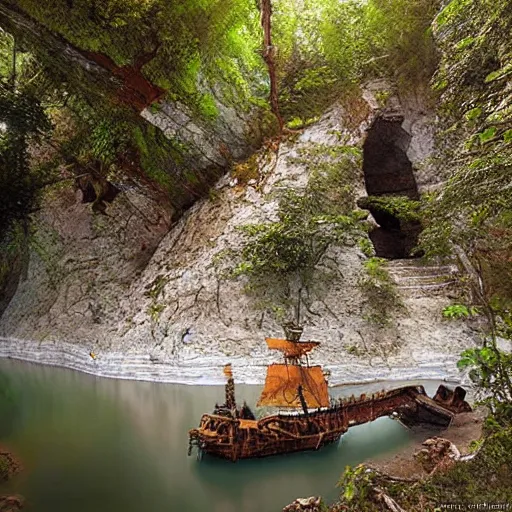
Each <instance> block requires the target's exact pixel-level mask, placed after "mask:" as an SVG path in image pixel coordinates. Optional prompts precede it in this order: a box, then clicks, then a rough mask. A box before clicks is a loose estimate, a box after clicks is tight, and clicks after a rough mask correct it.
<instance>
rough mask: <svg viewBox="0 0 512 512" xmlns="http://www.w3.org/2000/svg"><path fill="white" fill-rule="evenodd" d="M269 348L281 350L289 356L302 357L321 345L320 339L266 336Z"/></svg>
mask: <svg viewBox="0 0 512 512" xmlns="http://www.w3.org/2000/svg"><path fill="white" fill-rule="evenodd" d="M265 341H266V342H267V346H268V348H270V349H272V350H280V351H281V352H283V353H284V356H285V357H287V358H297V357H302V356H304V355H305V354H307V353H308V352H311V351H312V350H313V349H314V348H315V347H317V346H318V345H320V342H318V341H300V342H297V341H289V340H283V339H280V338H265Z"/></svg>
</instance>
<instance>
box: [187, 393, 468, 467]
mask: <svg viewBox="0 0 512 512" xmlns="http://www.w3.org/2000/svg"><path fill="white" fill-rule="evenodd" d="M464 396H465V391H464V390H463V389H462V388H456V390H455V391H451V390H449V389H448V388H446V387H445V386H440V387H439V389H438V391H437V393H436V395H435V396H434V398H430V397H428V396H427V394H426V392H425V389H424V388H423V386H405V387H402V388H398V389H394V390H391V391H382V392H380V393H377V394H374V395H371V396H366V395H361V396H360V397H359V398H357V399H356V398H354V397H351V398H349V399H345V400H340V401H338V402H335V403H334V404H333V405H331V406H330V407H328V408H323V409H322V408H320V409H318V410H315V411H312V412H309V411H304V412H300V413H297V414H293V415H290V414H274V415H271V416H266V417H264V418H261V419H259V420H256V419H254V418H252V419H247V418H243V417H239V415H238V414H237V413H232V412H231V413H230V412H226V410H225V409H224V410H223V411H220V412H222V413H221V414H218V413H217V414H216V413H215V412H214V414H204V415H203V417H202V418H201V421H200V425H199V427H198V428H196V429H192V430H190V432H189V447H190V451H191V450H192V448H193V447H194V446H195V447H197V448H198V449H199V453H202V452H205V453H208V454H210V455H213V456H215V457H220V458H223V459H227V460H231V461H233V462H235V461H237V460H239V459H247V458H257V457H268V456H271V455H279V454H285V453H292V452H297V451H307V450H318V449H320V448H322V447H323V446H325V445H328V444H331V443H334V442H336V441H338V440H339V439H340V437H341V436H342V435H343V434H344V433H345V432H346V431H347V430H348V429H349V428H350V427H352V426H355V425H360V424H363V423H367V422H370V421H374V420H375V419H377V418H379V417H382V416H388V415H391V414H393V413H395V415H396V416H397V417H398V418H399V419H402V420H403V422H404V423H405V424H406V425H411V424H415V423H426V424H431V425H437V426H441V427H446V426H448V425H449V424H450V423H451V421H452V419H453V417H454V415H455V414H457V413H460V412H465V411H470V410H471V407H470V406H469V404H467V402H465V401H464Z"/></svg>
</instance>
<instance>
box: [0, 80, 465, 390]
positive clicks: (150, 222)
mask: <svg viewBox="0 0 512 512" xmlns="http://www.w3.org/2000/svg"><path fill="white" fill-rule="evenodd" d="M387 87H388V86H387V85H386V84H383V83H376V84H371V85H370V86H368V87H367V88H365V90H364V91H362V92H361V97H360V98H358V99H357V105H358V108H357V112H358V114H357V116H356V115H355V114H354V110H353V109H352V110H349V109H348V108H347V106H346V105H341V104H336V105H334V106H333V107H332V108H331V109H330V110H329V111H328V112H327V113H326V114H325V115H324V116H323V117H322V118H321V120H320V121H319V122H318V123H316V124H315V125H313V126H311V127H309V128H307V129H306V130H305V131H304V132H303V133H302V134H301V135H300V136H298V138H296V140H293V141H292V140H290V141H288V142H283V143H282V144H281V145H280V147H279V149H278V150H277V151H270V152H268V153H266V154H265V156H262V157H261V158H260V162H259V173H258V178H257V179H252V180H249V181H248V183H244V184H242V183H237V182H236V180H234V179H233V177H232V176H229V175H228V176H225V177H224V178H222V179H221V180H220V181H219V182H218V183H217V185H216V186H215V188H214V189H213V191H212V193H211V194H210V196H211V197H210V198H208V199H203V200H200V201H198V202H197V203H196V204H195V205H194V206H193V207H192V208H191V209H190V210H189V211H188V212H187V213H186V214H185V215H184V216H183V217H182V218H181V219H180V220H179V221H178V222H177V223H176V224H174V225H173V226H171V227H170V229H169V227H168V216H167V215H166V212H165V210H164V209H162V208H161V207H159V205H157V204H155V203H154V201H153V200H152V199H151V198H148V197H145V196H144V195H142V194H141V193H140V191H139V192H135V191H132V192H130V191H128V192H122V193H121V194H119V196H118V197H117V198H116V199H115V201H114V202H113V205H112V207H110V208H109V209H108V211H107V215H106V216H104V215H98V216H94V215H91V213H90V211H89V210H88V207H87V205H83V204H79V203H78V202H77V199H76V198H75V197H74V196H73V195H71V194H70V193H68V192H62V193H60V194H59V195H58V196H57V197H54V198H53V199H50V200H48V201H47V207H46V208H45V210H44V211H43V212H42V213H41V214H40V215H39V217H38V219H37V223H36V228H35V234H34V237H33V238H34V242H33V243H32V249H31V257H30V264H29V269H28V276H27V278H26V279H25V280H23V281H22V282H21V283H20V286H19V288H18V291H17V293H16V295H15V297H14V299H13V300H12V301H11V303H10V305H9V307H8V308H7V310H6V311H5V313H4V315H3V316H2V318H1V320H0V336H3V337H5V338H17V339H24V340H35V341H40V342H41V345H40V347H41V350H43V349H44V347H45V346H47V347H53V344H52V343H53V342H62V341H65V342H68V343H72V344H80V346H85V347H87V350H92V351H94V352H95V353H96V354H97V356H98V360H101V358H102V356H103V355H104V357H105V360H107V359H108V353H112V352H120V353H121V352H122V353H123V354H125V357H126V358H127V360H129V358H130V357H133V358H135V357H136V356H137V355H142V354H146V355H147V356H148V359H147V363H148V364H149V365H150V366H151V365H153V369H152V370H151V371H150V376H151V377H153V378H157V377H158V372H159V365H163V364H167V365H171V366H173V367H176V368H178V367H179V371H180V372H181V374H182V375H187V372H189V374H190V375H192V374H194V375H195V376H197V377H200V376H203V377H205V376H208V375H214V373H213V372H212V371H210V370H208V369H207V367H215V366H216V365H218V364H221V363H224V362H228V361H232V362H233V363H234V366H235V375H237V377H238V376H242V370H241V368H243V366H244V365H251V368H252V370H251V371H250V372H249V373H250V375H248V374H247V372H246V371H245V372H243V374H244V378H245V379H246V380H252V381H255V380H256V381H258V380H261V379H262V378H263V375H264V368H263V365H264V364H265V363H266V362H269V361H271V360H273V358H274V359H275V356H274V355H273V354H270V353H269V352H268V351H267V350H266V349H265V348H264V338H265V336H269V335H274V336H279V335H281V327H280V325H279V321H278V320H277V319H276V317H275V315H273V313H272V310H271V308H267V309H262V308H260V307H259V305H258V304H257V300H256V299H255V298H254V297H250V296H248V295H247V294H246V293H245V292H244V284H245V283H244V281H243V279H238V280H226V279H222V278H220V277H219V272H218V259H219V255H220V254H222V253H223V251H224V250H225V249H235V250H236V249H237V247H239V246H240V243H241V239H240V237H241V235H240V233H239V231H238V230H237V227H239V226H241V225H244V224H247V223H251V222H261V221H263V220H265V219H272V218H273V216H274V214H275V211H276V207H277V202H276V195H275V192H277V191H278V190H279V189H280V188H282V187H288V186H290V187H298V188H300V187H303V186H304V185H305V183H306V182H307V179H308V174H309V172H310V169H309V166H308V165H307V162H304V161H300V159H297V158H296V157H297V156H298V155H299V153H300V152H301V151H303V150H306V151H307V150H308V148H314V147H316V148H318V147H320V146H319V145H323V146H325V147H327V148H328V147H335V146H339V145H341V144H343V145H354V146H358V147H363V148H364V141H365V139H366V137H367V136H368V133H372V130H373V129H374V128H375V127H376V126H377V125H378V124H379V123H381V124H382V123H388V124H389V123H395V124H397V127H396V129H398V128H399V130H398V133H399V134H400V137H398V138H395V139H393V138H392V140H388V139H387V138H386V137H387V135H386V134H385V133H384V134H383V133H381V132H377V134H376V135H375V132H374V136H375V137H376V138H377V139H378V138H379V137H381V138H383V140H384V141H385V142H386V141H387V143H386V144H387V145H386V144H385V146H386V149H382V148H381V149H380V151H381V152H383V154H382V155H381V162H384V163H383V164H382V165H383V166H384V167H386V166H391V164H392V158H395V157H396V155H399V157H400V158H402V160H403V162H405V163H406V164H407V165H406V167H408V168H410V173H411V175H410V176H408V178H407V180H408V181H407V180H406V181H407V183H409V185H407V186H411V185H410V184H411V183H412V184H413V185H414V186H415V187H416V192H415V193H416V194H417V193H418V191H419V192H421V191H423V190H425V189H426V188H428V187H430V186H432V185H435V176H434V175H433V174H432V173H431V172H430V173H429V169H428V166H427V164H426V159H427V158H428V157H429V155H430V154H431V152H432V148H433V139H432V133H433V129H432V116H431V115H429V114H428V113H425V109H424V108H423V107H422V106H421V102H420V101H419V100H416V101H412V100H410V99H409V100H403V101H402V104H400V102H399V100H398V99H397V98H396V97H395V96H393V95H391V96H389V97H388V99H387V101H386V105H385V106H384V107H383V106H381V105H379V101H377V98H378V97H379V92H382V90H384V89H386V88H387ZM386 126H388V125H386ZM393 130H395V128H393ZM386 133H388V132H386ZM390 145H391V146H392V147H391V149H390V148H389V146H390ZM372 151H373V150H372ZM306 154H307V153H306ZM366 156H367V155H366ZM366 156H365V158H366ZM373 156H375V155H373ZM390 159H391V160H390ZM406 161H407V162H408V163H407V162H406ZM373 171H374V174H373V175H372V176H373V177H374V178H375V179H376V180H377V181H378V169H373ZM389 172H390V173H391V174H389V175H388V176H387V178H386V179H387V180H388V185H389V186H391V185H393V183H394V182H396V180H397V179H398V178H397V176H395V177H394V176H393V172H394V171H393V169H391V167H390V171H389ZM365 181H366V187H368V175H367V174H364V173H363V172H362V171H361V172H360V173H359V174H358V175H357V176H354V183H355V186H356V189H357V190H358V193H359V195H360V196H364V195H366V194H367V192H366V188H365ZM377 181H375V183H376V182H377ZM365 259H366V256H364V254H363V253H362V252H361V251H360V249H359V248H358V247H357V246H354V247H347V248H343V249H342V248H339V249H336V250H332V251H331V253H330V254H329V261H330V264H332V270H333V272H332V276H333V277H332V278H331V279H330V280H329V281H328V282H325V281H324V282H318V283H316V284H315V287H314V289H312V290H310V293H309V294H308V295H307V296H306V297H305V299H304V301H305V304H306V306H307V307H304V308H303V323H304V325H305V333H304V338H313V339H317V340H320V341H322V342H323V344H322V346H321V347H320V349H319V350H318V352H317V354H316V356H315V357H316V361H319V362H321V363H322V364H325V365H326V366H327V368H329V369H330V370H331V371H332V375H333V379H334V381H338V382H348V381H354V380H361V379H371V378H377V377H383V378H386V377H393V378H400V377H402V378H407V377H434V376H435V377H446V376H452V375H454V374H455V361H456V360H457V359H458V354H459V353H460V352H461V350H462V349H464V348H466V347H468V346H470V345H471V344H472V343H473V334H472V332H471V331H469V330H468V329H467V328H466V327H464V326H463V325H461V324H458V323H449V322H446V321H443V320H442V317H441V309H442V307H444V306H445V305H447V304H449V302H450V299H449V297H448V295H449V294H450V293H451V292H450V290H451V287H450V286H449V285H450V283H451V282H452V280H453V275H454V274H455V273H456V272H457V269H456V267H454V266H450V265H445V266H443V267H433V266H432V265H431V266H422V265H420V264H418V263H415V262H414V261H412V260H407V261H405V262H403V261H401V262H392V263H391V264H390V273H391V274H392V276H394V278H395V280H396V282H397V286H398V290H399V291H400V294H401V296H402V300H403V302H404V304H405V308H403V309H402V310H400V311H397V313H396V314H395V317H394V319H393V321H392V322H391V324H390V325H389V326H387V327H385V328H382V327H378V326H376V325H373V324H372V323H371V322H368V321H367V320H365V319H364V318H363V317H364V310H365V304H366V301H367V298H366V297H365V296H364V294H363V293H362V292H361V289H360V287H359V286H358V281H359V279H360V276H361V272H362V262H363V261H364V260H365ZM100 363H101V361H100ZM253 365H256V366H253ZM258 365H259V366H258ZM237 368H238V369H237ZM239 372H240V373H239ZM218 373H220V372H218ZM148 375H149V374H148ZM148 378H149V377H148Z"/></svg>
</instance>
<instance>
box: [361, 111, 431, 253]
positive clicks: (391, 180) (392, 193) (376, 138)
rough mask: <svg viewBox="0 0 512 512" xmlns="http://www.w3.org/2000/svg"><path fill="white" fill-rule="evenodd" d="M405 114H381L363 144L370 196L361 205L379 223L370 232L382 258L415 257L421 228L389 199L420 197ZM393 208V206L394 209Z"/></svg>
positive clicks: (365, 179)
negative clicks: (389, 116)
mask: <svg viewBox="0 0 512 512" xmlns="http://www.w3.org/2000/svg"><path fill="white" fill-rule="evenodd" d="M402 121H403V118H398V117H396V118H393V119H385V118H382V117H379V118H377V119H376V120H375V122H374V123H373V125H372V126H371V128H370V129H369V130H368V136H367V137H366V140H365V142H364V145H363V173H364V181H365V185H366V191H367V194H368V197H367V198H363V200H362V201H360V203H359V205H360V206H361V207H362V208H365V209H368V210H369V211H370V213H371V214H372V216H373V218H374V219H375V222H376V223H377V224H378V227H376V228H375V229H373V230H372V231H371V232H370V233H369V235H370V239H371V241H372V243H373V245H374V247H375V253H376V255H377V256H378V257H380V258H387V259H401V258H411V257H414V256H412V255H411V252H412V250H413V249H414V247H415V246H416V245H417V242H418V236H419V234H420V232H421V223H420V222H419V220H411V219H407V220H404V219H403V218H400V217H399V216H398V215H395V214H394V213H393V212H392V211H390V208H385V207H382V205H383V204H384V203H385V202H386V199H388V200H389V201H392V200H393V198H395V200H396V197H397V196H399V197H404V198H408V199H411V200H418V199H419V193H418V186H417V184H416V180H415V178H414V174H413V171H412V163H411V161H410V160H409V158H408V157H407V149H408V147H409V143H410V141H411V136H410V135H409V134H408V133H407V132H406V131H405V130H404V129H403V128H402ZM391 210H392V209H391Z"/></svg>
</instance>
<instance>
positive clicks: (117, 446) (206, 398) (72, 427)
mask: <svg viewBox="0 0 512 512" xmlns="http://www.w3.org/2000/svg"><path fill="white" fill-rule="evenodd" d="M423 384H425V387H426V389H427V392H429V393H432V391H433V390H434V389H435V388H436V387H437V383H436V382H429V383H423ZM397 385H398V384H395V386H397ZM0 386H1V389H0V443H1V444H2V445H4V446H7V447H8V448H10V449H12V450H13V451H14V452H15V453H16V454H17V456H18V457H19V458H20V459H21V460H22V462H23V465H24V467H25V470H24V471H23V472H22V473H20V474H19V475H17V476H16V477H15V478H13V479H12V480H11V481H10V482H9V483H7V484H3V485H2V486H0V494H5V493H20V494H23V495H24V496H25V498H26V499H27V504H28V506H27V511H28V512H30V511H32V512H164V511H166V512H199V511H201V512H202V511H205V512H206V511H207V512H278V511H280V510H281V509H282V507H283V506H285V505H286V504H288V503H290V502H291V501H293V499H295V498H297V497H307V496H312V495H322V496H324V498H326V499H327V500H328V501H333V500H334V499H335V498H336V496H337V494H338V492H339V491H338V490H337V489H336V487H335V484H336V482H337V480H338V478H339V476H340V475H341V473H342V472H343V470H344V468H345V466H346V465H355V464H358V463H360V462H362V461H364V460H367V459H368V458H371V457H375V456H378V455H382V454H386V453H390V454H392V453H393V452H396V451H397V450H398V449H400V448H401V447H404V446H405V445H406V444H407V443H408V442H410V440H411V439H412V435H413V434H412V433H411V432H410V431H408V430H406V429H405V428H404V427H403V426H402V425H400V424H399V423H398V422H396V421H393V420H391V419H388V418H380V419H378V420H377V421H374V422H373V423H370V424H366V425H361V426H358V427H354V428H352V429H350V430H349V432H347V433H346V434H345V435H344V436H343V437H342V439H341V441H340V442H339V443H338V444H337V445H332V446H329V447H326V448H324V449H322V450H320V451H318V452H308V453H298V454H292V455H287V456H278V457H270V458H266V459H257V460H248V461H240V462H237V463H236V464H233V463H231V462H225V461H222V460H216V459H213V458H210V457H207V456H205V458H203V460H202V461H200V462H199V461H197V460H196V458H195V457H187V448H188V438H187V432H188V430H189V429H190V428H193V427H195V426H197V424H198V422H199V419H200V417H201V415H202V414H203V413H204V412H211V410H212V408H213V405H214V404H215V402H222V401H223V396H224V389H223V387H222V386H185V385H176V384H156V383H149V382H133V381H121V380H110V379H102V378H97V377H93V376H90V375H85V374H82V373H78V372H73V371H70V370H64V369H59V368H51V367H43V366H37V365H33V364H29V363H21V362H15V361H10V360H0ZM382 387H383V384H382V383H379V384H372V385H369V384H367V385H364V386H358V387H354V386H352V387H346V388H333V389H332V390H331V395H333V396H339V395H341V394H344V395H345V394H352V393H355V394H356V395H357V394H359V393H361V392H370V393H371V392H373V391H377V390H379V389H381V388H382ZM386 387H390V383H387V384H386ZM260 390H261V388H260V387H258V386H247V385H239V386H237V399H238V400H239V401H240V402H241V400H243V399H245V400H246V401H247V403H248V404H249V405H251V406H253V405H254V404H255V402H256V400H257V398H258V394H259V392H260Z"/></svg>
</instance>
